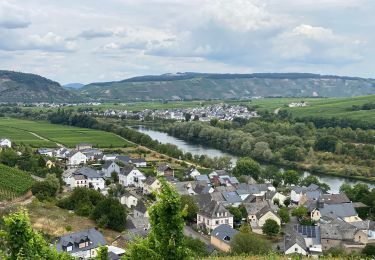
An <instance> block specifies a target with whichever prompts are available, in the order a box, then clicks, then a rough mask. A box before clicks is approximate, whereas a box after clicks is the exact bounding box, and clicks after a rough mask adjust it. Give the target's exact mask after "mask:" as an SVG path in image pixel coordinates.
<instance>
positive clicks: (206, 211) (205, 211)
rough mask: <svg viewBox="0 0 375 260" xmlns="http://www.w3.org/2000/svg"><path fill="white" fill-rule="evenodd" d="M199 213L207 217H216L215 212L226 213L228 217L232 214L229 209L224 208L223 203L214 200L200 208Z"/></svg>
mask: <svg viewBox="0 0 375 260" xmlns="http://www.w3.org/2000/svg"><path fill="white" fill-rule="evenodd" d="M199 213H200V214H201V215H204V216H206V217H208V218H217V213H227V216H228V217H229V216H230V217H231V216H232V214H230V213H229V211H228V210H227V209H226V208H224V206H223V205H221V203H218V202H216V201H211V202H210V203H209V204H208V205H207V206H205V207H204V208H202V209H201V210H200V211H199Z"/></svg>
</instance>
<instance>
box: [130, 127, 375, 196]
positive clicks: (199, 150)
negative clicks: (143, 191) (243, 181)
mask: <svg viewBox="0 0 375 260" xmlns="http://www.w3.org/2000/svg"><path fill="white" fill-rule="evenodd" d="M135 129H136V130H137V131H139V132H141V133H144V134H147V135H149V136H150V137H151V138H152V139H156V140H158V141H159V142H161V143H163V144H165V143H170V144H174V145H176V146H177V147H178V148H179V149H180V150H182V151H183V152H184V153H186V152H190V153H191V154H192V155H208V156H209V157H220V156H229V157H231V158H232V164H233V165H235V164H236V161H237V159H238V157H237V156H234V155H231V154H229V153H225V152H222V151H220V150H218V149H214V148H211V147H208V146H205V145H201V144H195V143H190V142H187V141H185V140H182V139H179V138H176V137H173V136H170V135H168V134H167V133H164V132H160V131H155V130H150V129H147V128H145V127H142V126H139V127H136V128H135ZM308 175H310V173H309V172H304V173H303V177H306V176H308ZM314 175H315V174H314ZM315 176H316V177H317V178H318V179H319V181H320V182H323V183H327V184H328V185H329V186H330V187H331V190H330V192H331V193H338V192H339V190H340V186H341V185H342V184H343V183H348V184H351V185H354V184H356V183H364V182H363V181H359V180H355V179H349V178H343V177H336V176H328V175H315ZM366 184H367V185H369V186H370V188H374V187H375V185H373V184H369V183H366Z"/></svg>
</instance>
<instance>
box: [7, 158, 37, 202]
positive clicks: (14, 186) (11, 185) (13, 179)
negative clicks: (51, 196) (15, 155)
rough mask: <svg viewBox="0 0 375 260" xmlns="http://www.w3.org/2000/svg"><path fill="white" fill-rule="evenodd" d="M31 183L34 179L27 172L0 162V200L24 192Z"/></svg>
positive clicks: (12, 197) (10, 198)
mask: <svg viewBox="0 0 375 260" xmlns="http://www.w3.org/2000/svg"><path fill="white" fill-rule="evenodd" d="M33 183H34V179H33V178H32V177H31V176H30V175H29V174H28V173H26V172H23V171H21V170H18V169H16V168H11V167H8V166H5V165H2V164H0V201H4V200H12V199H14V198H16V197H19V196H21V195H23V194H25V193H26V192H27V191H28V190H30V188H31V186H32V185H33Z"/></svg>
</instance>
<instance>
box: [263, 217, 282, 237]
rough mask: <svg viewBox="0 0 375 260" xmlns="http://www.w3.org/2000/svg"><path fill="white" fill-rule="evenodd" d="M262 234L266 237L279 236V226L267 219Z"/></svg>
mask: <svg viewBox="0 0 375 260" xmlns="http://www.w3.org/2000/svg"><path fill="white" fill-rule="evenodd" d="M262 231H263V234H266V235H267V236H270V237H273V236H276V235H277V234H279V232H280V226H279V224H277V222H276V221H275V220H273V219H267V220H266V222H265V223H264V225H263V227H262Z"/></svg>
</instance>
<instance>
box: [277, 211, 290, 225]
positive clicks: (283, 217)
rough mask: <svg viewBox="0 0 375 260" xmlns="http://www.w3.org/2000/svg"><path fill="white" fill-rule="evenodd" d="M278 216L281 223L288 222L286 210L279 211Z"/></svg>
mask: <svg viewBox="0 0 375 260" xmlns="http://www.w3.org/2000/svg"><path fill="white" fill-rule="evenodd" d="M279 216H280V218H281V222H282V223H288V222H289V221H290V217H289V212H288V210H287V209H286V208H281V209H280V210H279Z"/></svg>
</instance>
